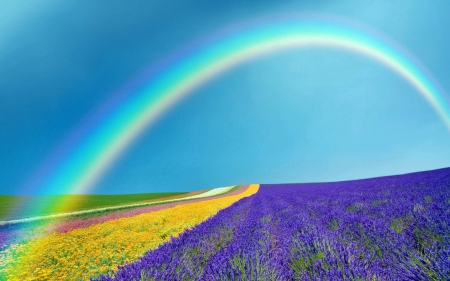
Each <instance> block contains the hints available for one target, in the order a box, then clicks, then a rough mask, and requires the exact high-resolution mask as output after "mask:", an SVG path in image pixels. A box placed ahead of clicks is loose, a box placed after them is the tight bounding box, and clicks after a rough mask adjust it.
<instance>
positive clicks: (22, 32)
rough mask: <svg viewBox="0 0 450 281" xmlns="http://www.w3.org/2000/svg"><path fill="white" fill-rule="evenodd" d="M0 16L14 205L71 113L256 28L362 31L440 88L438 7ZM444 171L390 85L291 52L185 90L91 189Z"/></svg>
mask: <svg viewBox="0 0 450 281" xmlns="http://www.w3.org/2000/svg"><path fill="white" fill-rule="evenodd" d="M0 6H1V8H0V19H1V20H0V74H1V78H0V98H1V102H0V124H1V127H0V179H1V182H0V193H1V194H23V193H24V192H25V189H24V184H25V183H26V182H27V180H28V179H29V178H30V177H31V176H32V175H33V174H34V173H35V172H36V170H37V169H38V168H39V167H40V166H41V165H42V164H43V162H44V161H45V159H46V158H47V157H48V156H49V155H50V154H51V153H52V152H53V151H54V150H55V148H56V147H57V146H58V144H60V143H61V142H62V141H64V139H65V138H67V136H68V135H70V133H71V132H72V131H73V130H74V129H75V128H76V127H77V126H78V125H79V124H80V123H81V122H82V121H83V120H85V118H86V116H89V114H91V113H92V112H95V110H96V109H97V108H98V107H99V106H101V105H102V104H104V103H105V102H106V101H107V100H108V98H110V97H111V95H112V94H113V93H114V92H115V91H116V90H117V89H119V88H121V87H123V86H124V85H126V84H127V83H128V82H129V81H131V80H132V79H133V78H134V77H136V76H137V75H139V74H140V73H142V72H143V71H144V70H145V69H147V68H148V67H151V66H152V65H153V64H154V63H156V62H157V61H158V60H160V59H162V58H164V57H165V56H167V55H169V54H170V53H171V52H173V51H175V50H177V49H179V48H181V47H182V46H185V45H187V44H189V43H190V42H192V41H195V40H198V39H201V38H203V37H205V36H208V35H209V34H213V33H215V32H216V31H217V30H221V29H223V28H226V27H227V26H230V25H234V24H239V23H240V22H245V21H248V20H252V19H256V18H264V17H270V16H274V15H276V16H284V15H287V14H290V15H292V14H299V15H302V14H317V15H320V16H325V17H330V18H342V19H345V20H349V21H353V22H355V23H357V24H361V25H364V26H366V27H368V28H370V29H373V30H376V31H377V32H380V33H382V34H384V35H385V36H387V37H389V38H391V39H393V40H395V41H396V42H398V43H399V44H400V45H402V46H403V47H404V48H406V49H407V50H409V52H410V53H412V54H413V55H414V56H415V57H416V58H417V59H418V60H420V62H421V63H422V64H423V65H424V66H426V68H427V69H428V70H429V71H430V73H431V74H432V75H433V76H434V77H435V78H436V80H437V81H439V83H440V84H441V86H442V87H443V88H444V89H445V90H446V91H447V92H450V78H449V77H448V73H450V54H449V53H448V50H447V47H448V46H449V45H450V38H449V37H448V28H449V27H450V18H449V17H448V16H447V13H446V11H449V10H450V3H448V2H446V1H433V2H432V3H430V1H414V2H412V1H395V3H390V2H387V1H370V3H368V2H365V3H363V1H358V0H354V1H346V0H344V1H298V0H297V1H179V0H177V1H172V0H165V1H159V0H158V1H133V3H129V2H128V3H125V2H124V1H96V2H85V3H83V5H80V4H79V2H76V1H64V2H61V1H39V3H38V2H37V1H29V3H28V4H27V5H25V4H23V3H17V2H13V1H10V2H9V3H8V2H6V1H2V2H0ZM448 166H450V132H449V131H448V130H447V129H446V128H445V126H444V124H443V123H442V121H441V120H440V119H439V118H438V116H437V115H436V113H435V112H434V111H433V110H432V109H431V107H430V106H429V105H428V104H427V103H426V102H424V100H423V99H422V97H421V96H420V95H419V94H418V93H417V92H416V90H415V89H414V88H412V87H411V86H410V85H409V84H407V83H406V82H405V81H404V80H403V79H401V78H400V77H398V76H397V75H395V74H394V73H392V71H390V70H389V69H386V68H385V67H384V66H382V65H379V64H377V63H376V62H374V61H371V60H369V59H367V58H364V57H360V56H357V55H355V54H351V53H347V52H342V51H338V50H332V49H308V50H301V51H299V50H291V51H286V52H283V53H278V54H274V55H271V56H268V57H264V58H260V59H257V60H253V61H251V62H248V63H246V64H244V65H241V66H239V67H237V68H234V69H233V70H232V71H229V72H227V73H225V74H224V75H221V76H220V77H218V78H216V79H214V80H212V81H210V82H209V83H208V84H206V85H204V86H203V87H201V88H199V89H197V90H196V91H195V93H193V94H192V95H190V97H189V98H187V99H184V100H183V101H182V102H180V103H179V104H177V105H176V106H175V107H173V108H172V109H171V110H170V111H168V112H167V113H166V114H165V115H164V117H163V118H162V119H161V120H160V121H159V122H158V123H157V124H156V125H155V126H154V127H152V128H151V129H149V130H147V131H146V132H145V134H144V135H143V136H142V137H140V138H139V139H138V140H137V141H136V142H135V144H134V145H133V146H132V147H131V148H130V149H129V150H128V151H127V152H126V153H125V154H124V155H123V156H122V157H121V158H120V160H119V161H118V162H116V164H115V165H114V166H113V167H112V168H111V169H110V170H109V171H108V172H107V173H106V174H105V176H104V177H103V178H102V180H101V181H100V182H99V183H98V184H97V185H96V187H95V189H94V190H92V191H91V192H93V193H138V192H159V191H185V190H197V189H205V188H212V187H219V186H226V185H233V184H241V183H252V182H256V183H282V182H311V181H337V180H346V179H356V178H364V177H373V176H382V175H390V174H398V173H406V172H414V171H420V170H428V169H436V168H441V167H448ZM28 190H29V189H28ZM28 192H29V191H28ZM36 192H43V191H42V190H40V191H39V189H36Z"/></svg>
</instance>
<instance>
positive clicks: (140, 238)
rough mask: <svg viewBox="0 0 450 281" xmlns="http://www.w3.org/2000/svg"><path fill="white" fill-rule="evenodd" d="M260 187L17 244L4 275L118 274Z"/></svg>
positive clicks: (75, 277)
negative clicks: (146, 253)
mask: <svg viewBox="0 0 450 281" xmlns="http://www.w3.org/2000/svg"><path fill="white" fill-rule="evenodd" d="M258 188H259V186H258V185H251V186H250V187H249V188H248V189H247V190H246V191H245V192H242V193H240V194H238V195H232V196H226V197H223V198H217V199H211V200H206V201H202V202H195V203H187V204H184V205H179V206H176V207H173V208H169V209H164V210H160V211H156V212H152V213H146V214H141V215H137V216H134V217H130V218H121V219H117V220H112V221H107V222H104V223H100V224H95V225H92V226H89V227H86V228H80V229H75V230H72V231H69V232H66V233H53V234H52V235H50V236H47V237H43V238H38V239H34V240H31V241H29V242H28V243H25V244H20V245H16V246H14V247H11V248H9V249H8V250H7V251H6V254H5V256H4V261H3V263H4V264H5V267H4V268H3V269H1V270H0V280H2V278H3V279H5V280H24V279H25V280H30V279H31V280H33V279H35V280H60V279H61V280H80V279H87V278H89V276H95V275H96V274H99V273H107V272H110V273H112V272H114V271H115V270H116V269H117V266H118V265H123V264H125V263H128V262H131V261H133V260H135V259H137V258H139V257H140V256H142V255H143V254H144V253H145V252H146V251H148V250H149V249H154V248H156V247H158V246H159V245H161V244H162V243H164V242H167V241H169V240H170V238H171V237H172V236H175V237H176V236H178V235H179V234H180V233H181V232H182V231H184V230H186V229H188V228H191V227H193V226H195V225H197V224H199V223H200V222H202V221H204V220H205V219H207V218H209V217H211V216H213V215H214V214H216V213H217V211H219V210H220V209H223V208H226V207H228V206H230V205H231V204H233V203H234V202H236V201H238V200H240V199H241V198H244V197H247V196H250V195H252V194H254V193H256V192H257V190H258ZM0 263H1V261H0Z"/></svg>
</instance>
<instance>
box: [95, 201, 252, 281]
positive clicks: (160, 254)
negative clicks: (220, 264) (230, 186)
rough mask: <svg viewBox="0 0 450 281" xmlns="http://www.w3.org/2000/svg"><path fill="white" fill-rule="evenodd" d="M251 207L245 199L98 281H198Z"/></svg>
mask: <svg viewBox="0 0 450 281" xmlns="http://www.w3.org/2000/svg"><path fill="white" fill-rule="evenodd" d="M250 203H251V199H250V198H243V199H241V200H239V201H238V202H236V203H234V204H233V205H232V207H230V208H227V209H223V210H221V211H219V212H218V213H217V214H216V215H215V216H214V217H212V218H209V219H207V220H206V221H204V222H202V223H201V224H200V225H198V226H197V227H195V228H193V229H190V230H187V231H185V232H183V233H182V234H181V235H180V236H179V237H177V238H173V239H172V240H171V241H170V242H169V243H166V244H163V245H162V246H160V247H159V248H157V249H154V250H151V251H149V252H147V253H146V254H145V255H144V256H143V257H142V258H141V259H139V260H138V261H136V262H134V263H131V264H128V265H125V266H121V267H119V270H118V271H117V272H116V274H115V276H114V278H113V277H111V276H106V275H101V276H99V277H98V279H95V280H102V281H107V280H108V281H109V280H127V281H129V280H198V279H200V278H201V276H202V275H203V271H204V267H205V265H206V263H207V262H208V260H209V259H210V258H211V257H212V256H213V255H214V254H215V253H217V252H218V251H220V250H221V249H223V248H225V247H227V245H228V244H229V242H230V241H231V240H232V238H233V236H234V233H235V230H236V229H237V228H238V226H239V225H240V224H242V222H243V221H244V220H245V218H246V214H247V212H248V210H250V208H249V205H250ZM91 280H94V279H91Z"/></svg>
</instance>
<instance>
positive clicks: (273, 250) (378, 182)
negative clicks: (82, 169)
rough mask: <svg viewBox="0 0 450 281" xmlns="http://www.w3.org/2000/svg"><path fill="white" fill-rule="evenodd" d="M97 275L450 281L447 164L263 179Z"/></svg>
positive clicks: (121, 277) (449, 180) (449, 179)
mask: <svg viewBox="0 0 450 281" xmlns="http://www.w3.org/2000/svg"><path fill="white" fill-rule="evenodd" d="M218 245H219V246H218ZM100 280H208V281H209V280H450V169H441V170H435V171H429V172H421V173H414V174H408V175H401V176H391V177H383V178H374V179H367V180H358V181H347V182H338V183H321V184H286V185H262V186H261V188H260V190H259V192H258V193H257V194H255V195H254V196H252V197H250V198H247V199H243V200H241V201H239V202H237V203H235V204H233V205H232V206H231V207H229V208H227V209H224V210H222V211H220V212H219V213H218V214H217V215H216V216H215V217H213V218H212V219H210V220H207V221H205V222H204V223H202V224H200V225H198V226H197V227H195V228H194V229H192V230H190V231H188V232H185V233H184V234H182V235H181V236H180V237H179V238H174V239H172V241H171V242H169V243H167V244H165V245H163V246H162V247H160V248H158V249H155V250H153V251H150V252H148V253H147V254H146V255H145V256H144V257H143V258H142V259H141V260H139V261H137V262H135V263H132V264H130V265H126V266H123V267H121V268H120V269H119V271H118V272H117V273H116V275H115V277H114V278H112V277H107V276H102V277H101V278H100Z"/></svg>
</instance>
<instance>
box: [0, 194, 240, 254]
mask: <svg viewBox="0 0 450 281" xmlns="http://www.w3.org/2000/svg"><path fill="white" fill-rule="evenodd" d="M234 188H235V187H233V186H230V187H220V188H214V189H211V190H208V191H206V192H192V193H194V194H192V195H189V196H182V197H179V196H178V198H171V199H165V200H161V199H159V200H152V201H145V202H141V203H134V204H127V205H119V206H112V207H108V208H97V209H93V210H84V211H79V212H72V213H65V214H58V215H55V216H45V217H42V218H45V219H46V221H39V218H40V217H34V218H29V219H20V220H13V221H4V222H0V251H1V249H2V248H4V247H6V246H7V245H9V244H18V243H23V242H25V241H27V240H30V239H34V238H37V237H43V236H46V235H49V234H50V233H52V232H55V231H56V232H67V231H70V230H73V229H76V228H82V227H88V226H91V225H93V224H97V223H103V222H106V221H109V220H114V219H119V218H125V217H132V216H136V215H139V214H143V213H149V212H153V211H158V210H161V209H165V208H169V207H173V206H177V205H179V204H183V202H186V201H192V202H194V201H197V200H199V199H207V198H210V197H215V196H220V195H225V194H228V193H229V192H230V191H231V190H233V189H234ZM245 188H246V187H245ZM49 225H50V227H49Z"/></svg>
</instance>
